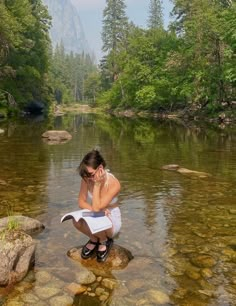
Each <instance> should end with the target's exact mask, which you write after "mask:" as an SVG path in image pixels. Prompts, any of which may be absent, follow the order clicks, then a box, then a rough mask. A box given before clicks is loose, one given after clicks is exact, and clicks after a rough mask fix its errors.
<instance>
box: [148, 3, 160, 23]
mask: <svg viewBox="0 0 236 306" xmlns="http://www.w3.org/2000/svg"><path fill="white" fill-rule="evenodd" d="M148 27H149V28H150V29H158V28H163V13H162V1H161V0H150V5H149V18H148Z"/></svg>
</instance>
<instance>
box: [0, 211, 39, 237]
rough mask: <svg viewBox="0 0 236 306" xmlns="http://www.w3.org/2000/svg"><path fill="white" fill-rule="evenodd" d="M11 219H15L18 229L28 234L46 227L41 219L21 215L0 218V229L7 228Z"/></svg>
mask: <svg viewBox="0 0 236 306" xmlns="http://www.w3.org/2000/svg"><path fill="white" fill-rule="evenodd" d="M11 221H14V223H15V224H16V225H17V229H18V230H21V231H24V232H26V233H28V234H34V233H38V232H40V231H42V230H43V229H44V225H43V224H42V223H41V222H40V221H38V220H35V219H33V218H30V217H26V216H21V215H19V216H10V217H5V218H2V219H0V231H2V230H4V229H7V228H8V224H9V223H11Z"/></svg>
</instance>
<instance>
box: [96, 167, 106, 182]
mask: <svg viewBox="0 0 236 306" xmlns="http://www.w3.org/2000/svg"><path fill="white" fill-rule="evenodd" d="M105 176H106V172H105V170H104V169H103V168H102V167H101V168H99V169H98V171H97V173H96V174H95V176H94V182H95V185H100V184H101V183H102V181H103V180H104V178H105Z"/></svg>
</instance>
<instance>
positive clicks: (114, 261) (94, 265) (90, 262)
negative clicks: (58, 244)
mask: <svg viewBox="0 0 236 306" xmlns="http://www.w3.org/2000/svg"><path fill="white" fill-rule="evenodd" d="M81 250H82V247H78V248H72V249H71V250H69V251H68V253H67V255H68V256H69V257H70V258H72V259H73V260H76V261H78V262H80V263H81V264H82V265H83V266H85V267H86V268H88V269H90V270H92V271H94V272H95V273H96V274H98V275H106V274H107V273H109V272H111V271H112V270H121V269H124V268H125V267H126V266H127V265H128V263H129V261H130V260H131V259H133V255H132V254H131V252H130V251H129V250H127V249H125V248H123V247H121V246H119V245H117V244H114V245H113V246H112V248H111V250H110V252H109V256H108V257H107V259H106V261H105V262H97V260H96V257H92V258H89V259H83V258H82V257H81Z"/></svg>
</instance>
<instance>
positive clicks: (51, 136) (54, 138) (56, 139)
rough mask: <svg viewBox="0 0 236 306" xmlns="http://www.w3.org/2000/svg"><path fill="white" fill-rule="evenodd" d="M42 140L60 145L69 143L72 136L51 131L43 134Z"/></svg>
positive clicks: (64, 132)
mask: <svg viewBox="0 0 236 306" xmlns="http://www.w3.org/2000/svg"><path fill="white" fill-rule="evenodd" d="M42 138H43V139H44V141H45V142H46V143H48V144H59V143H65V142H67V141H69V140H70V139H71V138H72V136H71V135H70V133H68V132H67V131H57V130H50V131H47V132H45V133H43V134H42Z"/></svg>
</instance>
